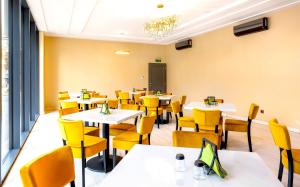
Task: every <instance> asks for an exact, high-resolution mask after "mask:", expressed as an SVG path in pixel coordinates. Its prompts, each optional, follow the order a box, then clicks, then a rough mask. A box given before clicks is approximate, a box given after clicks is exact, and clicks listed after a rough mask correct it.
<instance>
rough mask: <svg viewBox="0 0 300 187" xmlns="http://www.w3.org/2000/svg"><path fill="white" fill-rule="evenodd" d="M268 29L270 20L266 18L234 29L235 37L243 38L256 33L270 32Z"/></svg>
mask: <svg viewBox="0 0 300 187" xmlns="http://www.w3.org/2000/svg"><path fill="white" fill-rule="evenodd" d="M268 28H269V24H268V18H266V17H264V18H260V19H256V20H253V21H250V22H247V23H244V24H241V25H237V26H235V27H233V32H234V35H235V36H242V35H246V34H250V33H254V32H259V31H265V30H268Z"/></svg>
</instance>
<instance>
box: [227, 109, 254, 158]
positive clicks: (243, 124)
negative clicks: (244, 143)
mask: <svg viewBox="0 0 300 187" xmlns="http://www.w3.org/2000/svg"><path fill="white" fill-rule="evenodd" d="M258 109H259V106H258V105H256V104H254V103H252V104H251V106H250V110H249V113H248V120H247V121H244V120H236V119H226V120H225V148H226V147H227V139H228V131H235V132H247V136H248V146H249V151H250V152H252V143H251V124H252V120H253V119H255V118H256V115H257V113H258Z"/></svg>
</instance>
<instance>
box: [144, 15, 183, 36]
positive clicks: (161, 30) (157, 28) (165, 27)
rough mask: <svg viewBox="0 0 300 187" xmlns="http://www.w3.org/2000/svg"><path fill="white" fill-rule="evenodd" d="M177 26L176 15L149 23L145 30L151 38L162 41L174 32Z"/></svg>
mask: <svg viewBox="0 0 300 187" xmlns="http://www.w3.org/2000/svg"><path fill="white" fill-rule="evenodd" d="M176 24H177V17H176V16H175V15H173V16H167V17H162V18H159V19H156V20H153V21H150V22H147V23H146V24H145V26H144V30H145V32H146V33H147V34H149V35H150V36H151V37H153V38H155V39H162V38H163V37H165V36H167V35H168V34H169V33H171V32H172V31H173V30H174V28H175V27H176Z"/></svg>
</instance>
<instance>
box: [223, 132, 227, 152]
mask: <svg viewBox="0 0 300 187" xmlns="http://www.w3.org/2000/svg"><path fill="white" fill-rule="evenodd" d="M227 139H228V131H225V142H224V148H225V149H227Z"/></svg>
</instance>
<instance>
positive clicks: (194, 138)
mask: <svg viewBox="0 0 300 187" xmlns="http://www.w3.org/2000/svg"><path fill="white" fill-rule="evenodd" d="M203 138H206V139H208V140H210V141H211V142H212V143H214V144H216V145H217V146H218V148H220V145H221V137H220V136H218V135H217V134H215V133H210V132H191V131H173V134H172V139H173V146H175V147H191V148H201V147H202V139H203Z"/></svg>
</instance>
